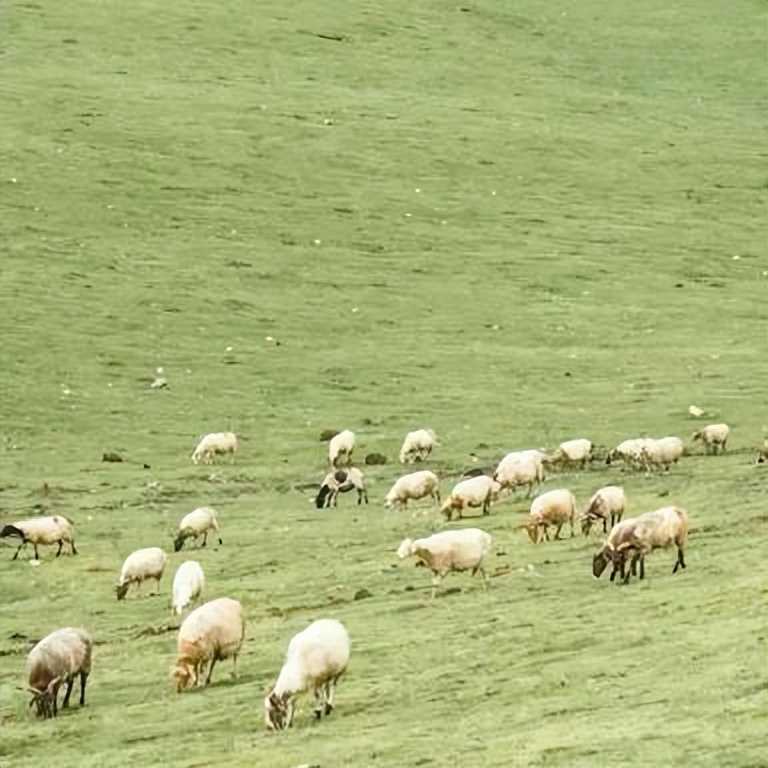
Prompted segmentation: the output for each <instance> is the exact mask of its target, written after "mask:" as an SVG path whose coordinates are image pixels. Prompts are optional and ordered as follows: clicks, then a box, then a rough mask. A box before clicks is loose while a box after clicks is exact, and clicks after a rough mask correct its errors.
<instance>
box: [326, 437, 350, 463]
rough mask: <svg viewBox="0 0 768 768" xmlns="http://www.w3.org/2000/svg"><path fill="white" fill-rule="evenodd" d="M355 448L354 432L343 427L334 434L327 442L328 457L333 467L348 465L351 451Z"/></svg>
mask: <svg viewBox="0 0 768 768" xmlns="http://www.w3.org/2000/svg"><path fill="white" fill-rule="evenodd" d="M354 450H355V433H354V432H352V430H349V429H345V430H344V431H343V432H339V433H338V434H337V435H334V436H333V437H332V438H331V440H330V442H329V443H328V458H329V459H330V461H331V466H332V467H334V468H335V469H338V468H339V467H348V466H349V465H350V464H351V463H352V452H353V451H354Z"/></svg>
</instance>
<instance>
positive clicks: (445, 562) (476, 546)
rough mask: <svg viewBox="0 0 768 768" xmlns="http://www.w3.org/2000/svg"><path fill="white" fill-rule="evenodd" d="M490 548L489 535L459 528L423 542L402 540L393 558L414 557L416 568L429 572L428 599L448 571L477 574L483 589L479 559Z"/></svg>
mask: <svg viewBox="0 0 768 768" xmlns="http://www.w3.org/2000/svg"><path fill="white" fill-rule="evenodd" d="M492 546H493V539H492V538H491V536H490V534H488V533H486V532H485V531H482V530H480V529H479V528H463V529H461V530H455V531H442V532H441V533H435V534H433V535H432V536H428V537H427V538H424V539H416V540H414V541H412V540H411V539H404V540H403V541H402V542H401V543H400V546H399V547H398V548H397V556H398V557H399V558H400V559H401V560H402V559H403V558H405V557H409V556H411V555H416V557H417V558H418V562H417V563H416V564H417V565H424V566H426V567H427V568H429V569H430V570H431V571H432V574H433V576H432V599H434V598H435V595H436V594H437V588H438V586H439V585H440V584H441V583H442V581H443V579H444V578H445V577H446V576H447V575H448V574H449V573H450V572H451V571H468V570H471V571H472V575H473V576H474V575H475V573H477V572H478V571H480V573H481V574H482V576H483V587H484V588H487V585H488V575H487V574H486V572H485V569H484V568H483V559H484V558H485V557H486V555H488V554H489V553H490V551H491V548H492Z"/></svg>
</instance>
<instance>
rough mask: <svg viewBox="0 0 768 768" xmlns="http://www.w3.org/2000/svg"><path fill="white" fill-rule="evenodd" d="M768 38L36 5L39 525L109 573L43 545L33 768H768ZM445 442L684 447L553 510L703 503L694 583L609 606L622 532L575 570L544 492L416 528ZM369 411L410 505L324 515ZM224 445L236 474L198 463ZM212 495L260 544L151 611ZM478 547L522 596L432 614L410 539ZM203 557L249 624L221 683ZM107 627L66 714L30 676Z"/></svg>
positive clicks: (20, 324)
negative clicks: (664, 471)
mask: <svg viewBox="0 0 768 768" xmlns="http://www.w3.org/2000/svg"><path fill="white" fill-rule="evenodd" d="M765 29H766V27H765V5H764V4H763V3H760V2H744V3H740V4H738V9H736V7H735V6H732V5H730V4H723V3H712V2H706V3H705V2H694V0H687V1H684V2H679V3H669V2H662V1H661V0H644V1H643V2H642V3H637V2H635V3H630V2H600V1H598V0H578V2H574V1H572V0H571V1H566V0H549V2H547V3H539V2H535V1H534V0H520V2H516V3H503V2H490V0H487V1H486V0H473V1H472V2H466V3H462V4H451V3H448V4H446V3H442V2H422V3H416V4H414V3H402V2H354V3H353V2H344V1H343V0H337V1H336V2H333V3H317V2H314V3H310V2H294V3H287V4H286V3H272V2H268V1H267V2H262V3H258V4H253V3H246V2H228V3H218V4H217V3H203V2H192V1H191V0H180V1H179V2H175V3H172V4H168V3H163V4H160V3H156V2H148V1H142V0H134V2H131V3H111V2H95V1H92V2H85V1H84V0H68V2H58V3H54V2H38V3H34V2H3V4H2V7H1V8H0V35H1V38H0V39H1V41H2V54H3V55H2V70H1V71H0V92H1V93H2V100H1V101H0V109H1V110H2V114H3V121H2V130H0V149H1V153H2V154H1V155H0V157H1V159H2V163H1V166H0V167H1V171H0V185H1V186H0V204H1V205H2V222H3V241H2V242H3V261H2V267H1V268H2V275H1V277H2V279H1V280H0V297H1V299H2V304H0V312H1V315H0V320H1V321H2V345H0V382H1V383H2V421H1V422H0V429H1V431H2V454H0V455H1V457H2V465H1V466H0V468H1V470H2V477H1V478H0V482H1V485H2V493H1V494H0V508H1V509H0V511H1V513H2V523H3V524H4V523H6V522H10V521H12V520H14V519H21V518H25V517H29V516H32V515H35V514H39V513H42V512H46V513H60V514H65V515H67V516H68V517H70V518H72V519H73V520H74V521H75V523H76V535H77V545H78V550H79V553H80V554H78V555H77V556H76V557H68V556H62V557H60V558H58V559H54V558H53V556H52V555H53V552H52V551H51V550H45V555H44V557H43V561H42V562H41V564H40V565H39V566H37V567H33V566H31V565H29V564H28V563H27V561H26V560H25V559H19V560H17V561H15V562H11V560H10V558H11V556H12V551H13V550H12V549H11V548H10V547H3V548H2V550H0V558H1V561H0V605H1V606H2V614H1V615H0V616H1V621H0V718H1V723H2V733H3V738H2V740H0V763H2V765H3V767H4V768H11V767H14V768H15V767H22V766H33V765H34V766H37V765H39V763H40V759H41V754H44V753H47V754H50V755H54V756H55V757H54V759H55V760H56V761H57V762H58V763H60V764H61V765H77V766H92V767H95V766H117V765H121V766H122V765H133V766H155V765H164V766H191V765H195V766H214V765H215V766H253V765H259V766H264V767H269V766H295V765H298V764H302V763H315V764H319V765H322V766H326V767H327V766H393V767H394V766H404V765H413V766H417V765H418V766H432V767H434V768H440V767H441V766H449V765H461V766H608V765H610V766H649V765H654V766H668V765H681V766H682V765H685V766H726V765H727V766H757V765H764V764H765V747H766V743H765V742H766V739H765V722H766V664H765V626H766V611H765V558H766V535H765V533H766V531H765V521H766V513H765V502H766V498H765V474H764V469H763V467H762V466H755V465H754V464H753V461H754V457H755V455H756V449H757V447H758V446H759V445H760V444H761V443H762V439H763V433H762V429H763V425H764V424H766V421H767V419H766V410H765V391H766V365H765V363H766V355H765V332H766V309H765V308H766V301H765V299H766V295H765V286H766V275H765V270H766V262H765V236H766V231H765V229H766V228H765V202H766V199H765V198H766V195H765V192H766V184H765V135H766V132H765V92H766V82H765V66H764V64H765ZM268 337H269V338H268ZM158 369H162V372H160V373H158ZM157 376H162V377H163V378H166V379H167V382H168V386H167V387H165V388H159V389H152V388H151V387H150V384H151V383H152V382H153V380H154V379H155V378H156V377H157ZM691 404H696V405H698V406H700V407H702V408H704V409H705V411H706V415H705V417H704V418H703V419H701V420H694V419H691V418H690V417H689V416H688V412H687V409H688V406H689V405H691ZM721 420H722V421H726V422H728V423H729V424H730V425H731V428H732V434H731V439H730V444H729V451H728V453H727V454H726V455H725V456H717V457H710V456H704V455H703V452H702V449H701V448H700V447H696V448H693V446H692V445H691V443H690V440H689V438H690V434H691V432H692V431H693V430H694V429H695V428H697V427H698V426H701V425H702V424H703V423H706V422H707V421H721ZM422 426H427V427H431V428H433V429H434V430H435V431H436V433H437V434H438V436H439V438H440V442H441V445H440V447H439V448H438V449H437V450H436V451H435V453H434V455H433V457H432V459H431V460H430V461H429V462H428V465H427V466H428V467H429V468H431V469H433V470H435V471H436V472H437V473H438V474H439V475H440V477H441V481H442V482H441V490H442V492H443V495H446V494H447V493H448V492H449V491H450V488H451V487H452V485H453V483H454V482H455V481H456V479H458V477H459V476H460V475H461V473H462V472H463V471H464V470H466V469H468V468H469V467H475V466H481V467H492V466H494V465H495V463H496V462H497V461H498V460H499V458H501V456H503V455H504V453H506V452H507V451H510V450H513V449H518V448H528V447H538V446H545V447H549V448H552V447H554V446H555V445H557V443H559V442H560V441H562V440H565V439H568V438H572V437H581V436H585V437H589V438H590V439H592V440H593V441H594V442H595V443H596V444H597V445H598V446H602V447H603V451H602V452H604V449H605V448H607V447H609V446H611V445H614V444H616V443H618V442H619V441H620V440H622V439H624V438H627V437H634V436H638V435H641V434H650V435H654V436H662V435H667V434H674V435H679V436H680V437H682V438H684V439H685V440H686V442H687V444H688V445H689V446H690V447H691V449H692V451H693V453H692V455H688V456H686V457H685V458H684V459H683V461H682V463H681V464H680V465H679V466H678V467H675V468H674V469H673V470H672V471H671V472H670V473H669V474H668V475H664V476H654V477H651V478H646V477H644V476H643V475H642V474H634V473H629V472H621V471H620V469H619V468H617V467H611V468H608V467H605V466H604V465H603V464H602V462H600V461H597V462H595V463H593V465H592V466H591V467H590V468H589V469H587V470H585V471H579V472H569V473H565V474H563V475H560V476H553V477H551V478H549V479H548V481H547V482H546V484H545V489H546V488H555V487H563V486H564V487H568V488H570V489H571V490H572V491H573V492H574V493H575V494H576V497H577V500H578V502H579V504H580V505H583V504H584V502H585V501H586V500H587V498H588V496H589V495H590V494H591V493H592V492H593V491H594V490H595V489H596V488H598V487H600V486H601V485H605V484H608V483H613V482H618V483H621V484H623V485H624V487H625V489H626V492H627V495H628V498H629V509H628V514H630V515H631V514H638V513H641V512H644V511H647V510H650V509H654V508H657V507H660V506H664V505H668V504H676V505H679V506H682V507H684V508H685V509H687V510H688V512H689V514H690V517H691V523H692V532H691V536H690V542H689V547H688V551H687V553H686V562H687V564H688V567H687V569H686V570H685V571H683V572H681V573H678V574H676V575H674V576H673V575H672V573H671V569H672V565H673V563H674V555H673V553H672V552H664V553H655V554H653V555H652V556H650V557H649V558H648V561H647V564H646V565H647V567H646V580H645V581H644V582H642V583H638V582H636V581H633V582H632V583H631V584H630V585H629V586H626V587H619V586H617V585H615V584H610V583H609V582H608V580H607V576H604V577H603V579H602V580H600V581H596V580H595V579H594V578H593V577H592V575H591V558H592V554H593V552H594V551H595V550H596V549H597V547H598V546H599V543H600V541H601V537H600V536H598V535H593V536H592V537H591V539H589V540H587V539H585V538H583V537H582V536H581V535H577V536H576V537H575V538H572V539H571V538H568V536H567V535H566V537H565V539H564V540H562V541H558V542H550V543H545V544H542V545H539V546H533V545H531V544H530V542H529V541H528V539H527V536H526V535H525V532H524V531H522V530H521V529H520V528H519V526H520V524H521V523H522V522H523V521H524V520H525V513H526V511H527V504H528V502H527V501H525V500H524V499H522V498H519V497H518V498H507V499H506V500H504V501H503V502H502V503H500V504H498V505H497V506H495V507H494V508H493V510H492V514H491V516H490V517H486V518H482V519H469V518H468V519H466V520H463V521H458V522H453V523H450V524H446V523H445V522H444V520H443V519H442V517H441V516H440V515H439V513H438V512H437V510H436V509H435V508H433V507H430V506H429V505H426V504H422V505H419V506H418V507H417V508H416V509H414V510H409V511H407V512H396V513H388V512H385V511H384V510H383V508H382V500H383V497H384V495H385V493H386V491H387V490H388V489H389V487H390V485H391V483H392V482H393V481H394V480H395V479H396V478H397V477H398V476H399V475H400V474H401V473H402V472H403V470H402V468H401V467H399V466H398V465H397V464H396V454H397V450H398V449H399V447H400V444H401V441H402V438H403V436H404V434H405V433H406V431H408V430H410V429H415V428H418V427H422ZM329 428H335V429H342V428H350V429H353V430H354V431H355V433H356V434H357V438H358V445H357V448H356V451H355V459H356V464H357V465H358V466H362V461H363V457H364V456H365V455H366V453H368V452H373V451H375V452H381V453H384V454H385V455H386V456H387V457H388V459H389V461H388V463H387V464H386V465H384V466H377V467H370V468H366V467H363V468H364V469H365V470H366V476H367V480H368V485H369V493H370V494H371V504H370V505H368V506H367V507H366V506H363V507H356V506H355V505H354V500H353V499H352V498H350V496H351V495H349V496H344V497H342V498H341V500H340V502H339V507H338V509H335V510H328V511H322V512H321V511H317V510H315V509H314V507H313V506H312V504H311V503H310V501H309V499H310V498H311V497H312V496H313V494H314V490H315V488H316V486H317V484H318V483H319V481H320V479H321V478H322V476H323V474H324V473H325V471H326V465H327V455H326V449H327V446H326V444H324V443H321V442H319V440H318V436H319V434H320V432H321V431H322V430H324V429H329ZM224 429H232V430H234V431H236V432H237V434H238V435H239V436H240V438H241V446H240V450H239V451H238V453H237V457H236V462H235V463H234V464H233V465H230V464H228V463H223V464H221V465H217V466H215V467H213V468H209V467H204V466H198V467H195V466H193V465H192V464H191V462H190V460H189V456H190V454H191V452H192V450H193V449H194V447H195V444H196V440H197V438H198V437H199V436H200V435H201V434H203V433H205V432H210V431H218V430H224ZM104 452H116V453H119V454H120V455H121V456H122V457H123V458H124V459H125V461H124V462H123V463H105V462H102V461H101V458H102V454H103V453H104ZM470 454H474V457H473V456H471V455H470ZM144 465H147V466H146V467H145V466H144ZM202 505H212V506H214V507H215V508H216V509H217V510H218V511H219V520H220V524H221V529H222V537H223V541H224V543H223V545H222V546H220V547H218V546H217V547H207V548H206V549H205V550H197V551H194V552H186V551H185V552H183V553H180V554H173V553H171V554H170V562H169V565H168V568H167V571H166V576H165V577H164V580H163V583H162V587H161V596H160V597H152V598H140V599H129V600H127V601H126V602H125V603H119V604H118V603H117V601H116V600H115V597H114V592H113V585H114V583H115V581H116V579H117V576H118V573H119V570H120V566H121V564H122V562H123V559H124V558H125V557H126V556H127V555H128V554H129V553H130V552H132V551H133V550H134V549H137V548H139V547H144V546H154V545H161V546H164V547H165V548H166V549H167V550H168V551H170V550H171V549H172V547H171V542H172V536H173V533H174V531H175V529H176V527H177V525H178V521H179V520H180V519H181V517H182V516H183V515H184V514H185V513H186V512H188V511H190V510H191V509H193V508H195V507H197V506H202ZM473 524H477V525H479V526H480V527H482V528H484V529H485V530H487V531H488V532H489V533H491V534H492V535H493V537H494V553H493V555H492V556H491V557H490V558H489V561H488V563H487V565H488V568H489V570H490V571H491V572H495V573H497V574H499V575H497V576H495V577H494V578H492V579H491V583H490V585H489V589H488V590H487V592H484V591H483V589H482V585H481V582H480V580H479V579H474V580H473V579H471V578H470V577H469V575H467V574H463V575H451V576H449V577H448V579H446V581H445V583H444V585H443V588H442V589H441V591H440V594H439V595H438V597H437V599H436V600H435V601H434V602H430V600H429V581H430V579H429V573H428V571H426V570H424V569H415V568H414V567H413V561H404V562H403V563H398V562H396V558H395V554H394V552H395V549H396V548H397V545H398V544H399V542H400V540H401V539H402V538H403V537H405V536H409V537H417V536H422V535H426V534H428V533H430V532H433V531H437V530H442V529H444V528H446V527H461V526H467V525H473ZM190 557H193V558H195V559H198V560H199V561H200V562H201V564H202V566H203V568H204V570H205V574H206V578H207V591H206V597H207V598H209V599H210V598H214V597H218V596H225V595H226V596H231V597H234V598H236V599H238V600H240V601H241V602H242V603H243V605H244V607H245V610H246V615H247V619H248V627H247V640H246V643H245V646H244V649H243V654H242V656H241V659H240V662H239V665H238V666H239V671H240V676H239V678H238V679H237V680H233V679H232V677H231V662H223V663H220V664H218V665H217V667H216V670H215V672H214V680H213V684H212V685H211V686H210V687H209V688H207V689H204V690H200V691H195V692H192V693H189V694H185V695H180V696H179V695H177V694H176V693H175V692H174V690H173V688H172V685H171V681H170V680H169V679H168V669H169V666H170V665H171V663H172V662H173V659H174V655H175V642H176V628H177V627H178V624H179V620H178V619H172V618H171V616H170V585H171V581H172V578H173V573H174V572H175V570H176V568H177V567H178V565H179V564H180V563H181V562H182V561H183V560H184V559H185V558H190ZM355 598H357V599H355ZM324 616H328V617H334V618H337V619H339V620H341V621H342V622H344V623H345V625H346V626H347V627H348V629H349V632H350V634H351V637H352V641H353V651H352V659H351V663H350V668H349V670H348V674H347V676H346V677H345V678H344V679H342V681H341V683H340V685H339V688H338V691H337V697H336V706H337V708H336V711H335V712H334V713H333V715H332V716H331V717H330V718H329V719H328V720H327V721H323V722H315V721H314V720H313V719H312V713H311V704H312V703H311V696H307V697H306V698H305V699H303V700H302V706H301V711H300V713H299V714H298V716H297V718H296V721H295V724H294V728H292V729H291V730H290V731H287V732H284V733H281V734H279V735H272V734H268V733H267V732H266V731H265V729H264V724H263V699H264V695H265V693H266V692H267V691H268V689H269V685H270V683H271V681H273V680H274V679H275V677H276V675H277V673H278V671H279V669H280V666H281V663H282V659H283V655H284V652H285V648H286V646H287V643H288V641H289V639H290V637H291V636H292V635H293V634H295V633H296V632H298V631H299V630H301V629H303V628H304V627H305V626H306V625H307V624H308V623H309V622H310V621H311V620H313V619H316V618H320V617H324ZM67 625H74V626H83V627H85V628H87V629H88V630H89V631H90V632H91V634H92V635H93V637H94V640H95V643H96V647H95V653H94V665H93V673H92V676H91V679H90V681H89V685H88V691H87V706H86V708H85V709H84V710H82V711H81V710H80V709H79V708H78V707H77V706H73V707H72V708H71V709H70V710H68V711H66V712H64V713H63V714H62V715H61V716H60V717H58V718H57V719H56V720H55V721H47V722H38V721H36V720H35V719H34V716H33V714H32V713H31V711H30V710H29V709H28V707H27V703H28V698H29V697H28V696H27V695H26V694H24V693H22V692H20V691H18V690H16V686H19V685H22V684H23V683H24V664H25V659H26V655H27V653H28V651H29V649H30V647H31V645H32V644H33V643H34V642H35V641H36V640H38V639H40V638H41V637H43V636H44V635H46V634H48V633H49V632H50V631H52V630H53V629H56V628H58V627H62V626H67ZM74 700H75V699H74V697H73V701H74Z"/></svg>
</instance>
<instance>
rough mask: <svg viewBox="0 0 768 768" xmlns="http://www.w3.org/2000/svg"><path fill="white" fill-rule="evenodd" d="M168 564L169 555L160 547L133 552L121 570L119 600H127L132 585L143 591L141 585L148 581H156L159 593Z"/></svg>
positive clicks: (116, 591) (118, 590)
mask: <svg viewBox="0 0 768 768" xmlns="http://www.w3.org/2000/svg"><path fill="white" fill-rule="evenodd" d="M167 562H168V555H166V554H165V552H163V550H162V549H160V547H147V548H145V549H137V550H136V551H135V552H132V553H131V554H130V555H128V557H126V558H125V562H124V563H123V567H122V568H121V569H120V578H119V579H118V581H117V584H116V585H115V593H116V594H117V599H118V600H124V599H125V596H126V595H127V594H128V587H130V586H131V584H136V588H137V590H141V585H142V584H143V583H144V582H145V581H146V580H147V579H154V580H155V581H156V582H157V591H158V592H159V591H160V579H162V578H163V571H164V570H165V564H166V563H167Z"/></svg>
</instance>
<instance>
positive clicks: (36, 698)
mask: <svg viewBox="0 0 768 768" xmlns="http://www.w3.org/2000/svg"><path fill="white" fill-rule="evenodd" d="M92 651H93V642H92V640H91V637H90V635H89V634H88V633H87V632H86V631H85V630H84V629H76V628H74V627H66V628H64V629H57V630H56V631H54V632H51V634H50V635H47V636H46V637H44V638H43V639H42V640H41V641H40V642H39V643H38V644H37V645H36V646H35V647H34V648H33V649H32V650H31V651H30V652H29V656H28V657H27V686H28V688H27V690H28V691H29V692H30V693H31V694H32V701H30V702H29V706H30V707H31V706H32V705H33V704H34V705H35V706H36V708H37V716H38V717H42V718H49V717H55V716H56V715H57V714H58V706H57V699H58V696H59V688H60V687H61V685H62V684H63V683H66V685H67V690H66V693H65V694H64V701H63V702H62V707H64V708H66V707H68V706H69V696H70V694H71V693H72V687H73V686H74V684H75V678H76V677H78V676H79V678H80V706H81V707H84V706H85V683H86V681H87V680H88V675H89V674H90V672H91V655H92Z"/></svg>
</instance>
